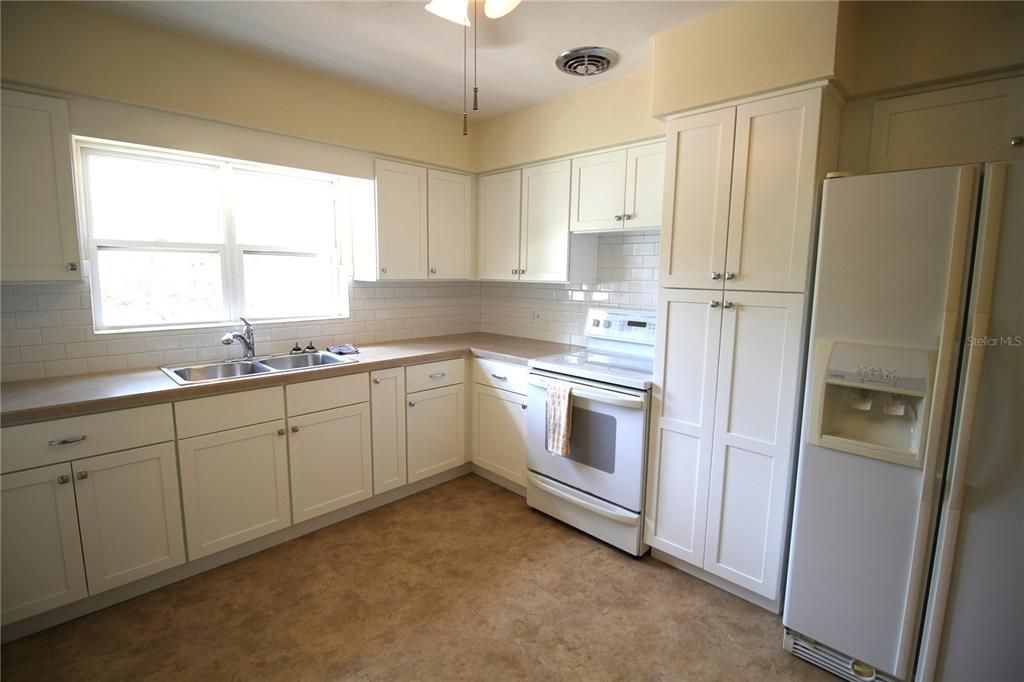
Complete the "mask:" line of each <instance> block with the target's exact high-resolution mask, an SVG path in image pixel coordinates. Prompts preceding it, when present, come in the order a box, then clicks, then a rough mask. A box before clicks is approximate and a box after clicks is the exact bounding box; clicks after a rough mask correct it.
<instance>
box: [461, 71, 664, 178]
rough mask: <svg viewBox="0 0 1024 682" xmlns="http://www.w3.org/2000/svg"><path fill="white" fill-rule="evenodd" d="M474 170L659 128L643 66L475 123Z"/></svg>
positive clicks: (571, 150)
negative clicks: (598, 82)
mask: <svg viewBox="0 0 1024 682" xmlns="http://www.w3.org/2000/svg"><path fill="white" fill-rule="evenodd" d="M474 132H475V133H476V134H477V136H478V142H477V145H478V147H477V162H476V167H477V170H478V171H488V170H495V169H497V168H504V167H507V166H514V165H519V164H524V163H529V162H532V161H538V160H541V159H550V158H553V157H556V156H565V155H567V154H572V153H575V152H579V151H584V150H590V149H597V148H599V147H609V146H613V145H617V144H623V143H626V142H633V141H636V140H642V139H645V138H650V137H656V136H658V135H664V134H665V125H664V124H663V123H662V122H661V121H659V120H657V119H655V118H654V117H653V116H651V71H650V69H645V70H643V71H637V72H635V73H631V74H627V75H625V76H621V77H619V78H614V79H611V80H608V81H605V82H603V83H600V84H598V85H594V86H591V87H589V88H584V89H583V90H577V91H575V92H571V93H568V94H566V95H562V96H561V97H556V98H554V99H551V100H548V101H546V102H541V103H540V104H536V105H534V106H532V107H527V108H526V109H520V110H518V111H513V112H510V113H508V114H504V115H502V116H496V117H494V118H490V119H485V120H483V121H481V122H480V123H478V124H476V127H475V130H474Z"/></svg>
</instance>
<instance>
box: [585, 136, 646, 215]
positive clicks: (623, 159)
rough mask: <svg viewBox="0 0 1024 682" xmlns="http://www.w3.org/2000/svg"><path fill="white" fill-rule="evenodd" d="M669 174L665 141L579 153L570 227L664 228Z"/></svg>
mask: <svg viewBox="0 0 1024 682" xmlns="http://www.w3.org/2000/svg"><path fill="white" fill-rule="evenodd" d="M664 178H665V142H664V141H663V140H658V141H657V142H650V143H648V144H643V145H636V146H633V147H628V148H626V149H614V150H612V151H608V152H602V153H600V154H588V155H586V156H578V157H576V158H574V159H573V160H572V199H571V212H570V219H569V226H570V228H571V229H572V231H573V232H607V231H609V230H622V229H650V228H657V227H660V226H661V207H662V201H663V195H664V192H663V188H664V181H665V180H664Z"/></svg>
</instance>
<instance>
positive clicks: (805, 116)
mask: <svg viewBox="0 0 1024 682" xmlns="http://www.w3.org/2000/svg"><path fill="white" fill-rule="evenodd" d="M821 98H822V92H821V90H807V91H804V92H797V93H793V94H791V95H783V96H781V97H773V98H771V99H766V100H761V101H758V102H752V103H750V104H744V105H741V106H739V107H737V108H736V152H735V162H734V164H733V171H732V199H731V205H730V208H729V244H728V247H727V249H726V250H727V255H726V259H725V270H726V274H725V277H726V280H727V281H726V284H725V286H726V288H727V289H736V290H740V291H792V292H801V291H803V290H804V288H805V287H806V284H807V273H808V269H809V262H808V259H809V256H810V248H811V240H812V234H813V226H814V218H815V215H814V206H815V199H816V197H817V193H818V185H819V183H818V181H817V177H816V173H817V159H818V128H819V125H820V118H821Z"/></svg>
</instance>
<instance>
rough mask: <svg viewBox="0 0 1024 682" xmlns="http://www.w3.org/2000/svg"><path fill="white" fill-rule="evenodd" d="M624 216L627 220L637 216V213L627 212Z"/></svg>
mask: <svg viewBox="0 0 1024 682" xmlns="http://www.w3.org/2000/svg"><path fill="white" fill-rule="evenodd" d="M623 217H624V218H625V219H626V220H632V219H633V218H635V217H636V214H635V213H627V214H626V215H624V216H623Z"/></svg>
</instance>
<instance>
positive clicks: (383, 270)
mask: <svg viewBox="0 0 1024 682" xmlns="http://www.w3.org/2000/svg"><path fill="white" fill-rule="evenodd" d="M380 271H381V272H383V273H385V274H386V273H387V271H388V269H387V268H381V269H380Z"/></svg>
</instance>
